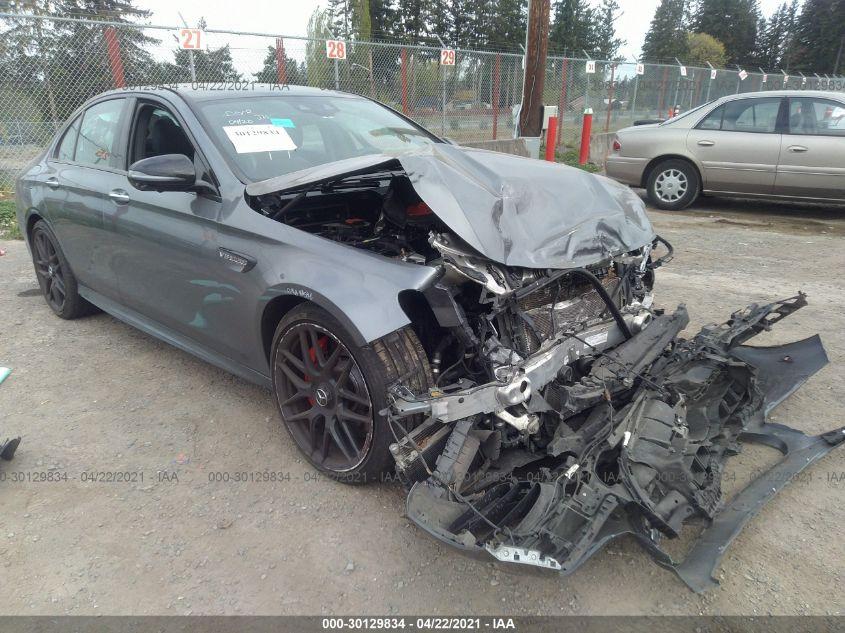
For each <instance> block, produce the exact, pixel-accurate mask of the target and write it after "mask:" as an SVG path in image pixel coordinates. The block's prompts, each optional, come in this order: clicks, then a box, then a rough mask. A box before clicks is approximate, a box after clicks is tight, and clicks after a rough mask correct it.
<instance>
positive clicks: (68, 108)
mask: <svg viewBox="0 0 845 633" xmlns="http://www.w3.org/2000/svg"><path fill="white" fill-rule="evenodd" d="M7 8H8V9H9V10H11V11H13V12H15V13H20V14H23V15H28V16H32V17H31V18H29V17H28V18H21V19H10V20H8V21H5V22H6V24H7V25H8V27H9V28H8V29H7V30H4V32H3V38H2V40H3V42H2V46H0V67H2V75H3V77H4V79H7V78H8V79H7V80H13V81H15V82H16V84H17V85H21V84H23V85H27V84H32V85H33V87H34V89H35V94H39V93H40V95H43V96H39V97H38V98H37V101H39V102H40V103H42V104H43V106H42V108H41V116H42V117H47V118H49V119H53V120H63V119H65V118H66V117H67V116H68V115H69V114H70V113H71V112H73V110H75V109H76V108H77V107H78V106H79V105H80V104H81V103H82V102H83V101H85V100H86V99H88V98H89V97H91V96H93V95H95V94H97V93H99V92H102V91H104V90H108V89H110V88H113V87H114V77H113V74H112V71H111V67H110V64H109V58H108V54H107V52H106V51H107V49H106V42H105V29H106V27H105V26H101V25H99V24H91V23H86V22H52V21H50V20H45V19H38V17H37V16H44V15H61V16H74V17H79V18H88V19H89V20H97V19H104V18H107V19H108V20H109V21H110V22H113V23H117V24H118V26H116V27H115V33H116V36H117V40H118V42H119V46H120V55H121V60H122V62H123V68H124V78H125V81H126V83H127V84H130V85H132V84H138V83H146V82H147V81H148V70H149V68H150V67H153V66H155V63H154V61H153V58H152V56H151V55H150V53H149V52H148V50H147V49H148V48H149V47H150V46H151V45H154V44H157V43H158V40H157V39H155V38H152V37H149V36H147V35H145V34H144V32H143V31H142V30H141V29H138V28H135V27H134V26H133V27H131V28H130V27H128V26H127V28H123V27H121V26H120V25H121V24H127V25H130V24H132V25H134V23H135V21H136V20H138V19H143V18H147V17H149V15H150V14H149V12H148V11H145V10H143V9H139V8H137V7H135V6H133V4H132V2H131V0H52V1H51V0H16V1H13V2H11V3H9V4H8V5H7ZM42 84H43V85H42Z"/></svg>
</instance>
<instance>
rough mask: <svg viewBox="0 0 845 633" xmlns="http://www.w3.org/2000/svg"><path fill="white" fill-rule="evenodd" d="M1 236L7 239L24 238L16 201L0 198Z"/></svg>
mask: <svg viewBox="0 0 845 633" xmlns="http://www.w3.org/2000/svg"><path fill="white" fill-rule="evenodd" d="M0 238H2V239H5V240H22V239H23V235H21V231H20V229H19V228H18V219H17V217H15V201H14V200H0Z"/></svg>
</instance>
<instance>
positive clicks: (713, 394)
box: [392, 295, 845, 592]
mask: <svg viewBox="0 0 845 633" xmlns="http://www.w3.org/2000/svg"><path fill="white" fill-rule="evenodd" d="M804 305H806V301H805V299H804V296H803V295H798V296H796V297H792V298H790V299H785V300H782V301H778V302H775V303H772V304H769V305H765V306H757V305H751V306H749V307H748V308H746V309H744V310H741V311H738V312H736V313H734V314H733V315H732V316H731V318H730V319H729V320H728V321H727V322H726V323H723V324H721V325H713V326H708V327H705V328H704V329H702V331H701V332H700V333H699V334H698V335H697V336H695V337H694V338H692V339H690V340H685V339H682V338H680V337H678V334H679V332H680V331H681V330H683V328H684V327H686V324H687V323H688V318H687V316H686V311H685V310H684V309H683V307H681V308H679V309H678V311H677V312H676V313H675V314H673V315H664V316H658V317H656V318H655V319H654V320H653V321H652V323H651V324H650V325H648V326H647V327H646V328H644V329H643V330H642V331H641V332H639V333H638V334H637V335H635V336H634V337H633V338H631V339H630V340H628V341H626V342H624V343H622V344H620V345H619V346H618V347H615V348H614V349H613V351H612V355H611V354H605V355H604V357H603V358H600V359H599V360H597V361H596V362H595V363H594V365H593V368H592V370H591V372H590V374H589V375H588V376H586V377H585V378H584V379H582V380H581V381H580V382H579V383H576V384H574V385H572V386H571V387H570V388H567V389H566V390H565V391H566V392H565V393H563V394H561V395H560V396H559V398H558V400H559V402H560V403H562V405H561V407H562V409H561V410H563V409H566V410H568V411H577V410H579V409H581V410H584V411H588V412H589V413H588V414H587V418H586V422H585V423H584V424H583V425H582V426H581V427H579V429H578V432H577V433H576V432H573V431H572V429H569V430H568V431H565V432H564V433H563V434H561V435H557V434H556V435H555V437H554V438H552V440H551V441H550V442H549V443H548V444H547V445H546V447H545V450H544V451H536V452H535V454H528V452H527V451H525V450H523V449H520V448H519V447H517V446H514V447H510V448H508V447H505V446H503V445H500V446H496V447H490V446H485V444H486V443H487V441H488V436H487V435H486V433H489V432H488V431H484V430H482V429H481V428H478V427H474V423H473V422H472V420H479V419H481V418H483V416H484V415H485V414H486V412H487V411H488V410H490V409H491V407H492V410H493V411H494V412H495V404H493V403H492V400H489V398H488V397H487V395H486V391H485V387H484V386H481V387H474V388H472V389H470V390H466V391H463V392H455V393H450V394H448V396H440V397H434V398H430V399H425V398H422V399H419V398H417V399H416V400H415V401H411V402H409V401H407V400H406V401H404V402H403V401H402V399H401V398H397V401H396V404H394V406H393V412H394V415H398V416H399V417H401V416H403V415H405V411H408V412H411V411H413V412H414V413H417V414H418V413H420V412H424V411H425V410H426V407H428V408H429V410H430V412H431V413H430V415H429V420H428V421H427V422H426V423H424V424H423V425H422V426H421V427H419V430H417V429H415V430H413V431H411V433H410V434H409V437H412V436H416V437H419V438H420V439H421V441H419V442H417V441H416V440H414V442H413V446H414V449H415V453H410V454H406V453H405V451H404V449H402V447H401V446H398V447H397V449H396V450H395V452H394V456H402V459H397V470H399V471H400V472H401V473H414V469H415V468H416V467H415V464H414V462H415V461H416V462H419V461H420V459H421V458H420V456H421V455H425V456H427V457H428V459H427V460H425V461H426V462H427V464H428V466H427V468H426V469H425V470H426V471H431V474H430V475H429V476H427V477H425V476H423V475H422V474H421V472H420V470H419V468H416V480H415V483H413V485H412V487H411V489H410V492H409V495H408V499H407V516H408V517H409V518H410V519H411V520H412V521H413V522H414V523H416V524H417V525H418V526H419V527H421V528H423V529H424V530H425V531H426V532H428V533H429V534H431V535H433V536H434V537H436V538H438V539H439V540H441V541H444V542H446V543H448V544H450V545H453V546H455V547H457V548H459V549H461V550H463V551H465V552H471V553H477V554H479V555H484V554H485V553H486V554H488V555H491V556H493V557H494V558H496V559H498V560H500V561H507V562H510V563H518V564H521V565H531V566H537V567H542V568H546V569H554V570H558V571H559V572H561V573H562V574H569V573H572V572H573V571H574V570H576V569H577V568H578V567H579V566H580V565H581V564H583V562H584V561H586V560H587V559H588V558H589V557H590V556H592V555H593V554H594V553H595V552H597V551H598V550H599V549H600V548H601V547H602V546H603V545H605V544H606V543H607V542H609V541H610V540H612V539H615V538H617V537H619V536H622V535H624V534H631V535H633V536H634V537H635V538H636V539H637V540H638V541H639V542H640V543H641V544H642V545H643V546H644V547H645V548H646V550H647V551H648V552H649V553H650V554H651V555H652V557H653V558H654V559H655V561H656V562H657V563H658V564H660V565H662V566H664V567H667V568H669V569H672V570H673V571H674V572H675V573H676V574H677V575H678V576H679V577H680V578H681V579H682V580H683V581H684V582H685V583H686V584H687V585H688V586H689V587H690V588H691V589H693V590H694V591H697V592H700V591H704V590H706V589H708V588H709V587H712V586H714V585H715V584H717V582H716V581H715V580H714V578H713V574H714V570H715V568H716V566H717V565H718V564H719V561H720V560H721V558H722V556H723V555H724V553H725V551H726V550H727V547H728V546H729V545H730V543H731V542H732V541H733V539H734V538H735V537H736V536H737V534H738V533H739V532H740V530H741V529H742V527H743V526H744V525H745V524H746V523H747V522H748V521H749V520H750V519H751V518H752V517H753V516H755V515H756V514H757V512H758V511H759V509H760V508H761V507H762V506H763V505H764V504H765V503H766V502H767V501H768V500H770V499H771V498H772V497H773V496H774V495H775V494H776V493H777V492H778V491H779V490H781V489H782V488H783V487H784V486H785V485H786V484H787V483H788V482H789V481H791V480H792V478H793V477H794V476H795V475H796V474H797V473H799V472H801V471H802V470H803V469H805V468H807V467H808V466H809V465H811V464H812V463H814V462H815V461H816V460H818V459H819V458H821V457H822V456H824V455H826V454H827V453H828V452H829V451H830V450H832V449H833V448H834V447H835V446H837V445H840V444H842V443H843V442H845V429H836V430H834V431H831V432H829V433H825V434H822V435H819V436H808V435H805V434H804V433H802V432H800V431H798V430H796V429H792V428H789V427H786V426H783V425H780V424H774V423H770V422H768V421H767V420H766V415H767V414H768V412H769V411H771V410H772V408H774V407H775V406H776V405H777V404H778V403H780V402H781V401H783V400H784V399H785V398H786V397H788V396H789V395H790V394H791V393H793V392H794V391H795V390H796V389H797V388H798V387H799V386H800V385H801V384H803V383H804V382H805V381H806V380H807V379H808V378H809V377H810V376H812V375H813V374H814V373H815V372H816V371H818V370H819V369H821V368H822V367H824V365H826V364H827V356H826V354H825V351H824V348H823V346H822V344H821V341H820V339H819V337H818V336H814V337H811V338H808V339H806V340H803V341H798V342H795V343H790V344H788V345H781V346H777V347H747V346H745V345H743V343H744V342H745V341H747V340H748V339H750V338H751V337H753V336H754V335H756V334H758V333H759V332H761V331H763V330H767V329H769V328H770V327H771V325H772V324H774V323H776V322H777V321H779V320H781V319H782V318H784V317H786V316H788V315H789V314H791V313H792V312H794V311H795V310H797V309H799V308H801V307H803V306H804ZM561 338H562V339H563V338H565V334H563V335H561ZM561 342H562V341H561ZM559 344H560V342H559V343H556V345H559ZM548 358H549V352H548V349H546V350H541V351H540V352H538V353H537V354H535V355H534V356H532V357H529V358H527V359H526V360H525V361H524V365H525V367H526V370H525V374H524V375H529V376H532V377H533V378H534V379H535V380H534V383H535V384H533V385H532V393H533V392H535V388H536V391H539V389H541V388H542V387H543V382H542V380H543V379H542V378H541V379H540V380H537V378H538V376H541V374H540V372H538V371H537V369H536V367H537V365H538V363H539V362H543V363H545V364H548V362H549V361H548ZM517 369H518V368H517ZM555 369H556V368H555V367H554V366H551V367H547V368H544V369H543V374H546V375H549V374H553V373H554V370H555ZM444 398H445V399H446V403H445V404H446V406H444V403H442V402H438V401H439V400H443V399H444ZM453 401H454V402H457V403H459V404H460V408H457V407H456V406H453ZM624 402H627V403H628V404H623V403H624ZM591 407H592V409H590V408H591ZM474 408H477V409H478V411H477V412H476V411H474V410H473V409H474ZM463 415H468V416H470V417H469V418H465V419H464V418H462V417H461V416H463ZM438 416H439V417H442V418H444V419H446V420H452V422H454V423H455V426H454V432H453V433H451V434H449V433H448V432H447V433H445V434H444V433H442V432H441V429H442V428H445V429H449V424H445V425H442V424H440V423H439V422H438V421H437V418H438ZM467 420H469V421H470V422H469V423H467ZM432 423H434V425H435V426H434V427H433V428H434V430H433V431H432V430H431V429H430V428H429V427H428V426H427V425H430V424H432ZM563 426H566V425H563ZM441 435H442V436H443V439H442V440H438V441H437V442H435V441H434V438H439V437H440V436H441ZM744 443H762V444H765V445H767V446H771V447H773V448H776V449H777V450H779V451H780V452H781V453H782V454H783V459H782V460H781V461H780V462H778V463H777V464H775V465H774V466H773V467H772V468H771V469H770V470H769V471H767V472H766V473H763V474H762V475H761V476H760V477H758V478H757V479H755V480H754V481H752V482H751V483H750V484H749V485H748V486H747V487H746V488H745V489H743V490H742V491H740V492H739V493H738V494H737V495H736V496H735V497H734V498H733V499H731V500H728V501H727V502H726V503H725V502H724V501H723V498H722V491H721V478H722V474H723V472H724V461H725V459H726V458H727V457H729V456H732V455H734V454H736V453H738V452H739V451H740V450H741V447H742V445H743V444H744ZM443 446H445V450H443V451H442V454H440V455H439V456H437V454H438V453H439V452H440V450H441V447H443ZM429 447H433V448H429ZM392 450H393V449H392ZM567 454H570V455H572V457H569V458H567V461H566V462H565V463H563V464H562V465H560V467H559V468H558V470H556V471H555V472H546V475H547V476H546V477H542V476H540V477H537V476H526V475H528V474H531V473H532V472H533V473H534V474H535V475H542V473H543V468H539V469H535V470H534V471H531V470H529V469H527V467H528V465H529V464H531V463H532V462H537V460H538V459H541V458H543V457H546V458H548V457H550V456H555V455H567ZM422 459H425V457H422ZM547 470H548V469H547ZM694 517H699V518H702V519H704V520H705V521H707V522H708V527H707V528H706V529H705V530H704V532H703V533H702V534H701V535H700V536H699V538H698V539H697V540H696V542H695V545H694V546H693V547H692V549H691V550H690V551H689V553H688V554H687V556H686V557H685V558H684V560H683V561H676V560H674V559H673V558H672V557H671V556H670V555H669V554H667V553H666V552H665V551H664V550H663V549H662V548H661V547H660V539H661V538H662V537H663V536H668V537H675V536H677V535H678V533H679V532H680V529H681V527H682V525H683V524H684V522H686V521H687V520H688V519H692V518H694Z"/></svg>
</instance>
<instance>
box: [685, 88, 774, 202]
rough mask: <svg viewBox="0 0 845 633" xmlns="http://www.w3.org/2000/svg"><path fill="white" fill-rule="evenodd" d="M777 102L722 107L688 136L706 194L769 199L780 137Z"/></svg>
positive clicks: (756, 101) (738, 101) (757, 101)
mask: <svg viewBox="0 0 845 633" xmlns="http://www.w3.org/2000/svg"><path fill="white" fill-rule="evenodd" d="M783 103H784V100H783V99H782V98H780V97H754V98H747V99H735V100H732V101H728V102H727V103H723V104H722V105H720V106H719V107H717V108H716V109H715V110H713V111H712V112H710V114H708V115H707V116H706V117H704V119H702V120H701V121H700V122H699V123H698V125H696V127H695V128H693V129H692V130H690V133H689V134H688V135H687V150H688V151H689V152H690V153H691V154H692V155H693V156H695V157H696V158H697V159H698V161H699V163H700V164H701V165H702V170H703V173H702V177H703V180H704V183H703V188H704V190H705V191H720V192H730V193H750V194H771V193H772V191H773V190H774V186H775V173H776V171H777V165H778V157H779V155H780V145H781V134H780V133H779V128H778V119H779V117H782V116H783V114H782V112H781V108H782V106H783Z"/></svg>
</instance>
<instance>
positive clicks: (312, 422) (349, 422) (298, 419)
mask: <svg viewBox="0 0 845 633" xmlns="http://www.w3.org/2000/svg"><path fill="white" fill-rule="evenodd" d="M271 360H272V370H273V387H274V395H275V399H276V404H277V406H278V408H279V413H280V414H281V417H282V421H283V422H284V424H285V427H287V430H288V432H289V433H290V435H291V437H292V438H293V440H294V442H296V445H297V447H298V448H299V449H300V450H301V451H302V453H303V454H304V455H305V456H306V458H307V459H308V461H310V462H311V464H313V465H314V466H315V467H316V468H317V469H318V470H320V471H321V472H323V473H325V474H327V475H329V476H331V477H333V478H335V479H338V480H340V481H344V482H347V483H366V482H367V481H373V480H377V479H378V478H379V477H380V476H381V475H383V474H384V473H386V472H389V471H390V469H391V467H392V464H393V459H392V457H391V455H390V451H389V450H388V447H389V446H390V443H391V442H393V441H395V440H394V436H393V433H391V431H390V428H389V426H388V422H387V419H386V418H385V417H384V416H383V415H381V414H380V413H379V411H381V410H383V409H384V408H385V407H387V406H388V404H389V403H388V400H387V392H388V388H389V387H390V386H391V385H392V384H393V383H395V382H397V381H399V380H401V381H402V384H405V385H407V386H408V387H409V388H410V389H411V390H413V391H414V392H416V393H424V392H425V391H426V390H427V389H428V387H430V386H431V385H432V380H431V369H430V367H429V364H428V359H427V357H426V354H425V351H424V350H423V348H422V345H420V342H419V340H418V339H417V337H416V335H415V334H414V332H413V330H411V329H410V328H408V327H406V328H403V329H401V330H398V331H396V332H393V333H391V334H388V335H387V336H384V337H382V338H380V339H378V340H376V341H373V342H372V343H370V344H368V345H365V346H363V347H361V346H358V345H356V344H355V342H354V340H353V339H352V337H351V336H350V335H349V333H348V332H347V331H346V330H345V329H344V327H343V326H342V325H341V324H340V323H339V322H338V321H337V319H335V318H334V317H333V316H332V315H330V314H329V313H328V312H326V311H325V310H323V309H322V308H319V307H317V306H314V305H312V304H303V305H301V306H298V307H296V308H294V309H293V310H292V311H291V312H290V313H288V314H287V315H286V316H285V318H284V319H282V321H281V322H280V323H279V325H278V327H277V328H276V334H275V336H274V337H273V347H272V356H271Z"/></svg>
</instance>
